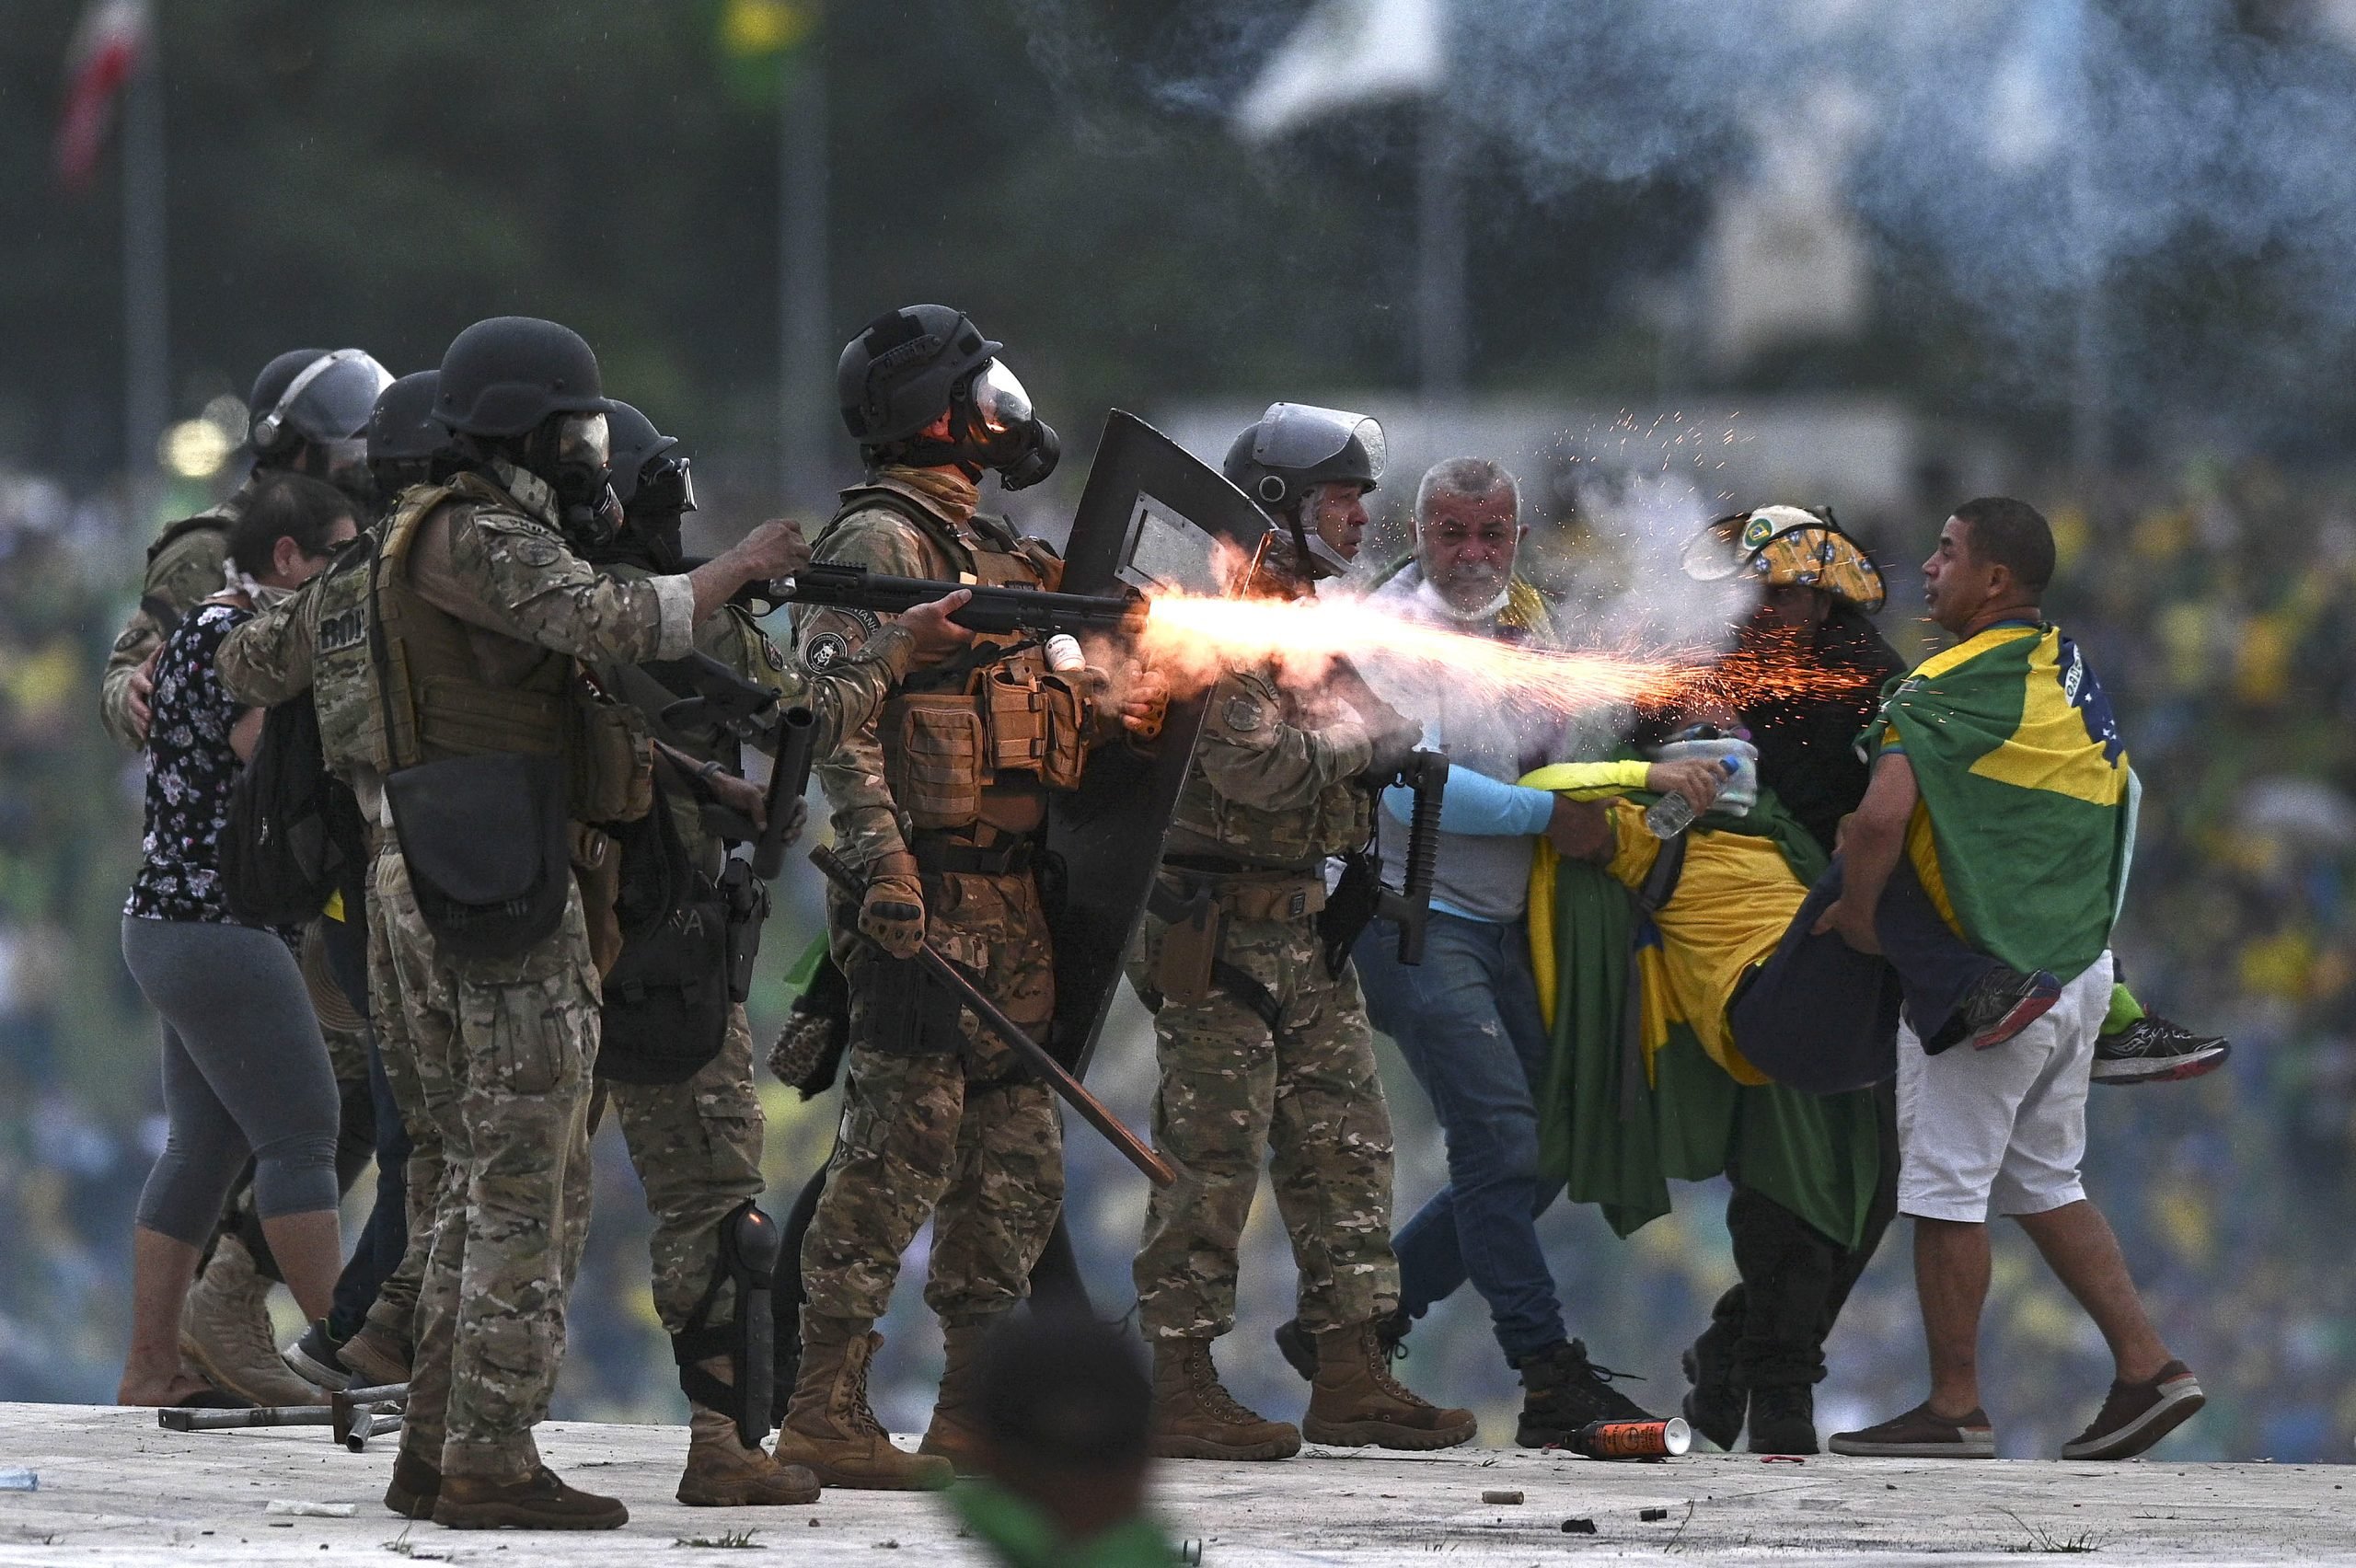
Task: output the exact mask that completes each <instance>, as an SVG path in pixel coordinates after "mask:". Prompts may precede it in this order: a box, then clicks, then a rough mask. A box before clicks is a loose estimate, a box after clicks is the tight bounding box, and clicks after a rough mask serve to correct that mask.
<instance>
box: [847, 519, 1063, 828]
mask: <svg viewBox="0 0 2356 1568" xmlns="http://www.w3.org/2000/svg"><path fill="white" fill-rule="evenodd" d="M874 506H881V507H883V508H885V509H886V510H888V511H891V512H895V513H898V514H899V515H900V516H902V517H904V518H906V519H907V521H908V522H909V523H910V524H912V525H914V526H915V527H916V528H917V529H918V530H919V531H920V532H921V533H922V534H923V535H924V536H925V537H926V538H927V539H929V540H930V541H931V542H932V543H933V545H934V546H936V547H937V548H939V549H940V550H941V553H942V554H943V555H944V556H946V557H947V558H948V559H949V561H950V563H951V565H952V566H953V568H954V569H955V570H956V572H957V579H958V581H959V582H970V583H974V584H976V585H977V586H983V587H992V588H999V587H1016V588H1040V589H1045V590H1046V591H1047V592H1050V593H1053V592H1055V591H1056V589H1057V586H1058V585H1059V584H1061V582H1063V561H1062V560H1061V559H1059V558H1057V555H1056V553H1055V552H1054V551H1053V550H1052V549H1050V548H1048V547H1047V546H1046V545H1045V544H1043V543H1041V542H1040V541H1038V540H1036V539H1025V538H1021V537H1019V536H1016V534H1015V533H1014V531H1013V530H1012V529H1011V528H1010V527H1008V526H1007V525H1005V524H1003V523H1001V522H999V521H998V520H997V519H995V518H986V517H979V516H976V518H975V519H974V520H973V528H974V531H975V532H976V533H977V534H980V535H981V536H983V537H985V538H986V539H987V540H988V541H989V542H990V543H991V544H993V545H995V546H997V547H998V548H995V549H984V550H976V549H973V548H970V547H969V546H967V545H966V543H965V542H964V540H963V539H961V538H959V537H958V536H957V535H956V532H955V531H954V530H953V529H952V528H951V527H949V526H948V525H946V524H945V523H943V522H942V521H941V519H940V518H938V517H936V516H934V515H933V514H932V513H930V512H928V511H926V510H925V509H924V508H923V507H921V506H918V504H917V503H916V502H912V501H909V500H907V498H906V497H903V496H901V495H900V494H899V493H898V492H896V491H894V490H883V489H880V488H879V489H872V490H854V491H852V492H850V494H849V495H848V496H847V497H845V499H844V504H843V507H842V510H841V511H839V512H837V513H836V514H835V517H834V521H833V522H831V523H829V524H828V525H827V532H828V533H831V532H832V531H833V530H834V528H835V527H836V526H837V525H839V524H840V523H841V522H842V521H843V520H844V519H845V518H847V517H849V516H850V515H851V514H852V513H856V512H863V511H865V510H867V509H868V508H870V507H874ZM825 543H826V535H825V534H822V535H820V536H819V545H820V546H821V547H823V546H824V545H825ZM1092 708H1093V698H1092V683H1091V677H1090V676H1088V675H1086V674H1081V673H1080V672H1078V671H1075V672H1073V673H1072V674H1058V673H1057V671H1055V670H1053V669H1051V668H1050V667H1049V666H1048V663H1047V656H1046V653H1045V651H1044V650H1043V649H1041V648H1040V647H1039V645H1038V644H1037V642H1036V641H1035V640H1033V639H1031V638H1030V637H1028V636H1026V635H1024V634H1022V633H1019V632H1017V633H1008V634H991V633H978V634H976V637H975V638H974V641H973V645H972V647H971V648H970V649H968V650H967V651H966V652H965V653H964V654H963V655H961V656H960V657H958V658H956V659H953V660H951V661H950V662H949V663H945V664H942V665H941V666H940V667H939V668H937V669H932V670H926V671H921V672H918V673H917V674H911V675H909V676H908V677H907V680H906V681H904V682H903V683H902V684H901V686H900V688H899V690H898V691H897V692H896V693H895V695H894V696H893V697H892V698H891V699H890V700H889V701H887V702H886V703H884V705H883V712H882V714H881V715H879V717H878V718H877V721H876V729H877V733H878V735H879V736H880V738H881V739H882V741H883V781H884V783H885V784H886V785H887V786H888V787H889V788H890V790H891V791H892V798H893V800H894V801H895V802H897V803H898V805H899V808H900V810H901V811H902V812H903V813H906V814H907V819H908V824H909V825H910V826H912V827H914V828H916V829H918V831H926V832H930V831H944V832H953V831H956V830H959V829H964V828H969V827H972V826H973V825H974V824H976V823H977V822H980V821H982V820H983V819H984V817H985V815H986V814H987V815H990V816H993V817H996V816H999V815H1000V814H1001V813H995V812H989V811H987V800H988V798H989V797H992V796H997V797H999V798H1000V800H1001V801H1011V797H1014V796H1017V795H1020V794H1024V793H1032V792H1035V791H1036V790H1039V789H1041V788H1045V789H1049V790H1071V789H1077V788H1078V787H1079V784H1080V769H1081V768H1082V767H1085V766H1086V764H1087V761H1088V725H1089V720H1090V716H1091V710H1092ZM1013 814H1015V815H1016V816H1018V817H1019V813H1013Z"/></svg>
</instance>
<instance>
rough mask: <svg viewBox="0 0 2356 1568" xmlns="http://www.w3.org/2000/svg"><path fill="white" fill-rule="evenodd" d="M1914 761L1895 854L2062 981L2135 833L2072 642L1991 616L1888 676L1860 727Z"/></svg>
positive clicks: (2129, 801)
mask: <svg viewBox="0 0 2356 1568" xmlns="http://www.w3.org/2000/svg"><path fill="white" fill-rule="evenodd" d="M1867 743H1868V744H1869V745H1870V746H1872V747H1874V748H1875V749H1877V750H1899V751H1903V752H1904V753H1905V754H1906V760H1907V761H1908V762H1909V763H1910V764H1911V766H1912V767H1913V769H1914V780H1915V783H1916V785H1917V786H1918V787H1919V788H1920V790H1922V795H1923V800H1922V803H1921V805H1919V806H1918V807H1917V808H1916V809H1915V813H1914V822H1913V824H1912V826H1911V828H1910V830H1909V832H1908V834H1907V851H1908V855H1909V857H1910V859H1912V861H1913V863H1914V868H1915V870H1916V871H1917V872H1919V873H1920V874H1921V876H1922V878H1923V887H1924V888H1925V889H1926V890H1928V892H1929V893H1930V894H1931V898H1932V901H1933V902H1934V903H1935V904H1936V905H1938V906H1939V910H1940V912H1941V913H1942V914H1944V915H1946V917H1947V919H1948V921H1949V923H1950V924H1952V925H1953V926H1954V927H1955V928H1956V929H1957V930H1958V931H1959V932H1960V933H1962V935H1963V938H1964V940H1966V941H1968V942H1969V943H1970V944H1971V946H1972V947H1974V948H1975V949H1977V950H1979V951H1981V952H1984V953H1988V954H1990V955H1991V956H1992V957H1995V958H1999V959H2002V960H2003V961H2004V963H2009V964H2011V965H2012V966H2013V967H2014V968H2015V969H2018V970H2021V971H2023V972H2024V973H2027V972H2029V971H2033V970H2038V969H2049V970H2051V971H2052V972H2053V973H2054V974H2057V975H2059V976H2061V978H2062V979H2063V980H2065V981H2066V980H2068V979H2070V978H2071V977H2072V976H2073V975H2075V974H2079V973H2080V972H2081V971H2083V970H2084V969H2085V967H2086V966H2087V965H2088V964H2090V963H2094V961H2095V960H2096V959H2097V958H2099V957H2100V956H2102V951H2103V948H2104V947H2105V946H2106V945H2107V944H2108V942H2109V940H2110V927H2111V921H2112V920H2113V919H2114V918H2115V917H2117V915H2118V913H2119V900H2120V899H2121V897H2122V896H2123V895H2124V894H2125V891H2126V886H2127V868H2128V861H2129V859H2130V857H2131V854H2132V851H2133V847H2134V842H2135V801H2136V795H2137V785H2136V782H2135V775H2134V772H2133V770H2132V769H2131V768H2130V767H2128V764H2127V748H2126V746H2125V744H2123V743H2122V742H2121V741H2120V740H2119V724H2118V721H2117V720H2116V719H2114V718H2113V717H2112V714H2111V710H2110V699H2109V698H2107V697H2105V696H2104V695H2103V690H2102V686H2101V684H2100V683H2099V682H2097V681H2096V679H2095V674H2094V671H2093V670H2092V669H2091V668H2089V667H2088V666H2087V664H2086V662H2085V656H2084V655H2082V654H2081V653H2080V652H2079V651H2078V646H2077V644H2076V643H2074V642H2073V641H2071V640H2070V639H2068V638H2066V637H2064V636H2062V635H2061V632H2060V631H2059V630H2058V629H2057V628H2053V627H2050V626H2043V625H2037V626H2031V625H2028V624H2027V623H2024V622H2018V621H2014V622H2005V623H2002V624H1999V625H1996V626H1992V627H1990V628H1987V629H1986V630H1984V631H1982V632H1980V633H1979V634H1978V635H1976V636H1974V637H1971V638H1969V639H1967V640H1964V641H1963V642H1960V643H1958V644H1957V645H1956V646H1955V647H1953V648H1951V649H1948V650H1947V651H1946V652H1944V653H1938V654H1934V655H1933V656H1932V657H1931V658H1928V659H1925V660H1924V661H1923V663H1920V664H1918V665H1916V666H1915V668H1914V669H1913V670H1912V671H1911V673H1909V674H1905V675H1902V676H1900V677H1899V678H1898V679H1897V680H1895V681H1893V682H1891V683H1890V685H1889V687H1888V690H1887V691H1886V692H1885V693H1884V695H1883V698H1882V709H1881V716H1880V718H1879V719H1878V720H1877V721H1876V723H1875V726H1874V728H1873V729H1872V730H1871V731H1869V732H1867Z"/></svg>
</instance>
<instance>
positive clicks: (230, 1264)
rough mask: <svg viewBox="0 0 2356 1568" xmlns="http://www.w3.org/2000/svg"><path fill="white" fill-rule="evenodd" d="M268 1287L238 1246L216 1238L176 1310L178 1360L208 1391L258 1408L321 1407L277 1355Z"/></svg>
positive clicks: (315, 1391) (321, 1396)
mask: <svg viewBox="0 0 2356 1568" xmlns="http://www.w3.org/2000/svg"><path fill="white" fill-rule="evenodd" d="M270 1286H271V1282H270V1281H269V1280H267V1279H264V1278H263V1277H262V1275H261V1271H260V1270H259V1269H257V1268H255V1267H254V1259H253V1254H252V1253H250V1252H248V1251H246V1245H245V1243H244V1242H242V1241H240V1240H238V1239H237V1238H236V1237H234V1236H224V1237H223V1238H221V1241H220V1244H219V1245H218V1246H216V1247H214V1249H213V1260H212V1262H208V1263H206V1264H205V1265H204V1272H203V1273H202V1274H199V1275H197V1278H196V1283H195V1284H194V1285H193V1286H190V1287H189V1293H188V1299H187V1301H186V1302H184V1303H183V1304H182V1305H181V1307H180V1354H181V1355H185V1356H187V1357H188V1358H189V1359H190V1360H191V1361H192V1362H194V1363H196V1366H197V1368H198V1370H200V1371H202V1373H203V1374H204V1376H205V1378H206V1380H207V1381H208V1382H210V1383H211V1384H212V1385H213V1386H214V1388H216V1389H228V1390H229V1392H231V1393H233V1394H237V1395H241V1396H243V1397H244V1398H246V1399H249V1400H251V1401H254V1403H256V1404H258V1405H308V1404H325V1403H326V1402H327V1398H328V1396H327V1392H326V1390H324V1389H320V1388H319V1387H318V1385H317V1384H314V1383H310V1382H306V1380H304V1379H303V1378H297V1377H296V1376H295V1373H294V1371H293V1369H292V1368H290V1367H289V1366H287V1365H286V1363H285V1361H284V1360H283V1358H281V1356H280V1355H279V1354H278V1340H277V1338H276V1336H275V1335H274V1334H273V1333H272V1332H271V1327H270Z"/></svg>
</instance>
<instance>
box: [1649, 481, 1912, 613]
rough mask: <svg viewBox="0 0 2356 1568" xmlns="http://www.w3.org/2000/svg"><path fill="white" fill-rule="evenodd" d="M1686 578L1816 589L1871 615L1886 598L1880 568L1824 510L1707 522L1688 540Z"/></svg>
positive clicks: (1784, 509) (1770, 510) (1784, 510)
mask: <svg viewBox="0 0 2356 1568" xmlns="http://www.w3.org/2000/svg"><path fill="white" fill-rule="evenodd" d="M1682 559H1683V564H1684V567H1685V574H1686V575H1687V576H1688V577H1691V578H1693V579H1695V580H1696V581H1699V582H1722V581H1724V580H1725V579H1727V578H1729V577H1735V576H1738V575H1739V576H1742V577H1746V578H1748V579H1750V581H1751V582H1758V583H1761V584H1762V585H1764V586H1766V587H1771V588H1821V589H1823V590H1824V591H1825V592H1826V593H1828V594H1832V595H1833V596H1834V597H1835V598H1839V599H1845V600H1847V601H1848V602H1849V603H1850V604H1852V605H1856V606H1857V608H1859V609H1861V610H1863V611H1865V613H1866V614H1867V615H1872V614H1874V613H1875V612H1877V611H1878V610H1879V609H1880V608H1881V607H1882V605H1883V603H1884V602H1885V601H1886V600H1887V599H1888V596H1889V591H1888V587H1887V586H1886V585H1885V584H1884V583H1883V582H1882V577H1881V569H1880V568H1879V567H1877V566H1876V565H1875V564H1874V560H1873V558H1872V557H1871V556H1869V555H1867V554H1866V553H1865V547H1864V546H1863V545H1860V544H1858V543H1857V541H1856V540H1854V539H1853V538H1851V537H1850V536H1848V535H1847V534H1846V533H1845V532H1843V531H1842V527H1841V525H1840V524H1839V523H1838V522H1837V521H1835V520H1834V518H1833V515H1832V509H1831V507H1829V506H1817V507H1802V506H1762V507H1760V508H1758V509H1757V510H1755V511H1751V512H1737V513H1730V514H1728V515H1727V516H1725V517H1720V518H1717V519H1716V520H1715V521H1714V522H1712V523H1711V524H1710V525H1708V526H1707V527H1705V528H1703V530H1702V532H1701V533H1700V534H1699V535H1697V536H1695V537H1694V538H1692V540H1690V541H1688V542H1687V544H1686V546H1685V549H1684V552H1683V558H1682Z"/></svg>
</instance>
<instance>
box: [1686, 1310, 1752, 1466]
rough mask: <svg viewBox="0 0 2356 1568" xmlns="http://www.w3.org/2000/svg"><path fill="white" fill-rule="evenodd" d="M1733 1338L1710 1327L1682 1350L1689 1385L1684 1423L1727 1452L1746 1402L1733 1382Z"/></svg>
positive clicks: (1713, 1326) (1731, 1445) (1739, 1434)
mask: <svg viewBox="0 0 2356 1568" xmlns="http://www.w3.org/2000/svg"><path fill="white" fill-rule="evenodd" d="M1733 1339H1734V1336H1733V1335H1731V1334H1728V1333H1724V1332H1721V1331H1720V1330H1719V1329H1718V1328H1717V1326H1716V1325H1715V1324H1713V1325H1712V1326H1711V1327H1709V1328H1706V1329H1704V1330H1703V1331H1702V1337H1701V1338H1700V1339H1697V1340H1695V1341H1694V1342H1693V1343H1692V1344H1690V1345H1688V1346H1686V1347H1685V1380H1686V1381H1687V1382H1689V1383H1691V1384H1692V1385H1693V1386H1692V1388H1690V1389H1686V1390H1685V1407H1684V1408H1685V1423H1686V1424H1687V1425H1689V1426H1691V1427H1692V1428H1693V1430H1694V1431H1696V1432H1699V1433H1700V1434H1701V1435H1703V1436H1704V1437H1707V1438H1708V1439H1709V1440H1710V1441H1711V1442H1713V1443H1715V1444H1716V1445H1717V1446H1718V1447H1721V1448H1725V1449H1727V1450H1728V1451H1729V1452H1731V1451H1732V1450H1733V1448H1734V1441H1735V1439H1736V1438H1737V1437H1739V1436H1741V1435H1742V1416H1743V1409H1744V1406H1745V1405H1746V1404H1747V1403H1748V1401H1747V1400H1746V1398H1745V1396H1744V1394H1743V1391H1742V1389H1740V1388H1739V1387H1738V1386H1737V1385H1736V1383H1735V1380H1734V1343H1733Z"/></svg>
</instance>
